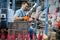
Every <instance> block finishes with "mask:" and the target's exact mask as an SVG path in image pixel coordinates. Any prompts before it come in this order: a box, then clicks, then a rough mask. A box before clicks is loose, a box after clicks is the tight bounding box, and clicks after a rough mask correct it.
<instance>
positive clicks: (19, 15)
mask: <svg viewBox="0 0 60 40" xmlns="http://www.w3.org/2000/svg"><path fill="white" fill-rule="evenodd" d="M27 8H28V3H27V2H22V4H21V8H20V9H18V10H17V11H16V13H15V15H14V20H23V19H24V17H25V16H26V13H25V11H26V10H27ZM26 18H27V17H26ZM29 19H30V20H31V21H32V18H29ZM30 20H29V21H30Z"/></svg>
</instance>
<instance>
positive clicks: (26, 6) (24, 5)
mask: <svg viewBox="0 0 60 40" xmlns="http://www.w3.org/2000/svg"><path fill="white" fill-rule="evenodd" d="M21 7H22V8H23V10H27V8H28V3H27V2H22V4H21Z"/></svg>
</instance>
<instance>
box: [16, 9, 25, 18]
mask: <svg viewBox="0 0 60 40" xmlns="http://www.w3.org/2000/svg"><path fill="white" fill-rule="evenodd" d="M15 16H18V17H24V16H26V13H25V12H24V11H23V9H18V10H17V11H16V13H15Z"/></svg>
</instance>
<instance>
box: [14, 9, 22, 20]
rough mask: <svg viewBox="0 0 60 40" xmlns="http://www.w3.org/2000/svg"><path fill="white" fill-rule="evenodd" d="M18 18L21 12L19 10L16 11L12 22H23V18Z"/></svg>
mask: <svg viewBox="0 0 60 40" xmlns="http://www.w3.org/2000/svg"><path fill="white" fill-rule="evenodd" d="M20 16H21V12H20V10H17V11H16V13H15V15H14V20H23V17H20Z"/></svg>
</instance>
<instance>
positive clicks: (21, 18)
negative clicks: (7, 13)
mask: <svg viewBox="0 0 60 40" xmlns="http://www.w3.org/2000/svg"><path fill="white" fill-rule="evenodd" d="M14 20H23V17H18V16H14Z"/></svg>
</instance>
